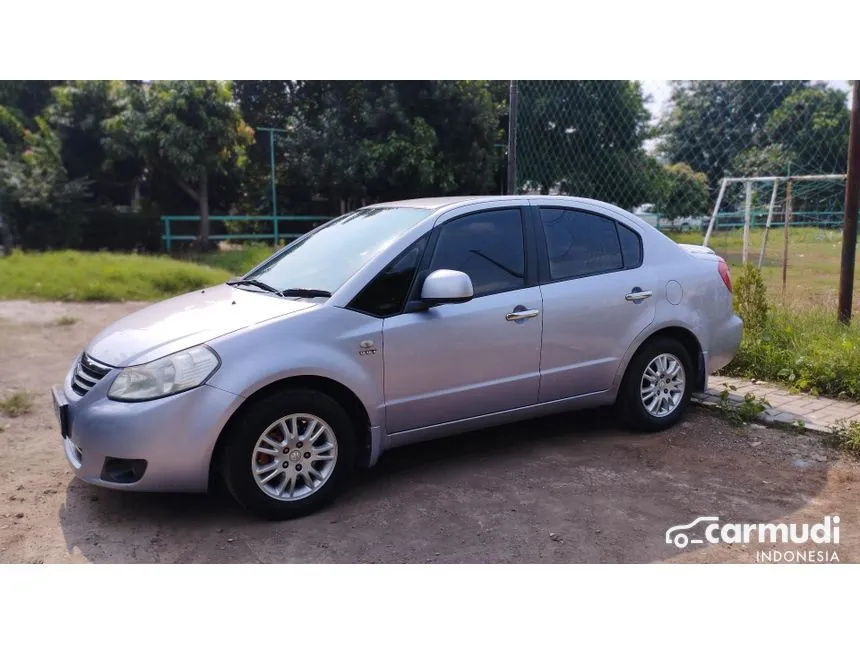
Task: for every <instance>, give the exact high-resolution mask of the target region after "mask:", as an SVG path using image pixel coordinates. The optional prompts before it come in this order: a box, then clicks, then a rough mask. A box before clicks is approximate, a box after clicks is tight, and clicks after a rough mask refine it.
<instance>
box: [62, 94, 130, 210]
mask: <svg viewBox="0 0 860 645" xmlns="http://www.w3.org/2000/svg"><path fill="white" fill-rule="evenodd" d="M136 87H137V86H135V85H129V84H128V83H127V82H125V81H71V82H69V83H66V84H63V85H59V86H57V87H55V88H54V89H53V101H52V103H50V104H49V105H48V106H46V110H45V114H46V119H47V121H48V122H49V123H50V124H51V126H52V128H53V129H54V131H56V132H57V135H58V137H59V138H60V140H61V142H62V158H63V164H64V166H65V167H66V169H67V172H68V174H69V176H70V177H71V178H73V179H78V178H81V179H87V180H89V181H90V182H91V188H92V193H93V199H94V201H96V202H98V203H101V204H106V205H110V206H114V205H127V204H128V205H131V206H132V210H137V208H138V205H139V202H140V184H141V181H142V178H143V170H144V160H143V158H142V156H141V155H140V154H130V153H129V152H130V151H128V150H125V149H123V148H121V147H118V146H113V145H111V141H110V136H111V133H110V132H109V131H108V124H109V123H110V122H111V120H112V119H114V118H116V117H117V116H118V115H119V114H120V113H121V111H122V110H123V108H124V105H125V103H126V102H127V101H128V100H129V99H130V96H131V95H132V93H133V92H134V91H135V89H136Z"/></svg>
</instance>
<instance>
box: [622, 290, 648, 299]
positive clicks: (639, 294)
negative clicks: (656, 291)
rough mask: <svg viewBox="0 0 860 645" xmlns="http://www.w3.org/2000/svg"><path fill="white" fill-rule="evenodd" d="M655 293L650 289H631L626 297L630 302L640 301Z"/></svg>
mask: <svg viewBox="0 0 860 645" xmlns="http://www.w3.org/2000/svg"><path fill="white" fill-rule="evenodd" d="M652 295H653V294H652V293H651V292H650V291H631V292H630V293H628V294H627V295H626V296H624V299H625V300H627V301H629V302H639V301H640V300H645V299H646V298H650V297H651V296H652Z"/></svg>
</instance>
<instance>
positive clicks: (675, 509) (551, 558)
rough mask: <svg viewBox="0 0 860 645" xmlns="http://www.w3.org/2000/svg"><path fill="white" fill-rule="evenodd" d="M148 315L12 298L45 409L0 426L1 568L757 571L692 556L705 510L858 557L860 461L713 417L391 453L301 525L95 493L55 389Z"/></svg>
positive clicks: (736, 551) (557, 420)
mask: <svg viewBox="0 0 860 645" xmlns="http://www.w3.org/2000/svg"><path fill="white" fill-rule="evenodd" d="M140 306H141V305H139V304H134V303H125V304H58V303H23V302H0V398H2V397H4V396H6V395H8V394H9V393H10V392H12V391H15V390H26V391H28V392H31V393H32V394H33V396H34V407H33V410H32V412H31V413H29V414H26V415H23V416H20V417H17V418H8V417H4V416H3V415H2V413H0V428H2V431H0V562H29V563H41V562H114V563H131V562H146V563H153V562H155V563H157V562H170V563H190V562H207V563H237V562H312V563H324V562H346V563H349V562H395V563H399V562H420V563H423V562H448V563H459V562H468V563H471V562H511V563H540V562H547V563H551V562H562V563H568V562H665V561H669V562H755V561H756V555H755V554H756V551H758V550H759V547H758V546H757V545H750V546H741V545H710V544H705V545H691V546H688V547H687V548H686V549H685V550H683V551H681V550H679V549H678V548H676V547H675V546H673V545H671V544H666V541H665V533H666V530H667V529H668V528H669V527H671V526H674V525H679V524H687V523H689V522H692V521H693V520H694V519H695V518H697V517H699V516H705V515H711V516H718V517H719V518H720V520H721V521H731V522H778V521H786V522H810V523H815V522H821V521H822V519H823V517H824V516H825V515H834V514H836V515H839V516H840V519H841V522H840V530H841V532H840V543H839V544H838V545H836V546H833V547H827V548H828V549H829V550H831V551H835V552H836V553H837V557H838V559H839V561H840V562H860V464H858V463H857V462H855V461H852V460H849V459H846V458H843V457H840V456H839V455H837V454H836V453H834V452H832V451H829V450H827V449H826V448H824V447H823V446H822V443H821V440H820V439H819V438H818V437H816V436H811V435H795V434H790V433H787V432H783V431H779V430H773V429H769V428H764V427H761V426H748V427H745V428H734V427H732V426H730V425H728V424H727V423H725V422H724V421H723V420H722V419H720V418H718V417H716V416H714V415H713V414H711V413H709V412H705V411H703V410H701V409H698V408H695V409H693V410H692V411H691V413H690V414H689V415H688V417H687V418H686V420H685V421H684V422H683V423H682V424H680V425H679V426H677V427H676V428H674V429H672V430H670V431H668V432H665V433H662V434H659V435H652V436H639V435H635V434H631V433H630V432H628V431H626V430H624V429H622V428H620V427H619V426H618V425H617V424H616V422H615V421H614V419H613V416H612V415H611V414H609V413H607V412H605V411H596V412H589V413H580V414H573V415H563V416H557V417H552V418H548V419H544V420H540V421H536V422H533V423H527V424H519V425H514V426H503V427H496V428H491V429H488V430H484V431H480V432H477V433H472V434H469V435H463V436H459V437H453V438H450V439H445V440H440V441H436V442H432V443H427V444H424V445H418V446H412V447H408V448H404V449H400V450H396V451H392V452H390V453H388V454H386V455H384V456H383V458H382V459H381V461H380V463H379V465H378V466H377V467H376V468H374V469H373V470H370V471H368V472H364V473H360V474H359V475H358V477H357V478H356V480H355V482H354V485H353V486H352V487H351V489H350V490H349V491H347V492H346V493H345V494H344V495H343V496H342V497H341V498H339V499H338V500H337V501H336V502H335V503H334V504H333V505H332V506H330V507H329V508H327V509H326V510H324V511H323V512H321V513H318V514H316V515H313V516H310V517H306V518H303V519H300V520H295V521H292V522H284V523H270V522H264V521H260V520H257V519H256V518H254V517H252V516H250V515H248V514H247V513H245V512H244V511H242V510H241V509H239V508H238V507H237V506H236V505H235V504H234V503H233V502H232V501H231V500H230V499H229V498H228V497H227V496H226V495H225V494H223V493H222V494H216V495H209V496H207V495H166V494H162V495H152V494H134V493H118V492H114V491H108V490H103V489H99V488H95V487H92V486H89V485H86V484H84V483H82V482H80V481H77V480H75V479H74V478H73V477H72V474H71V470H70V469H69V467H68V466H67V464H66V461H65V457H64V456H63V451H62V448H61V442H60V436H59V430H58V428H57V424H56V421H55V419H54V416H53V411H52V409H51V405H50V397H49V393H48V392H49V387H50V385H52V384H55V383H60V382H61V380H62V378H63V376H64V374H65V371H66V369H67V368H68V366H69V364H70V362H71V361H72V360H73V358H74V356H75V355H76V354H77V352H79V351H80V350H81V349H82V348H83V347H84V346H85V344H86V342H87V341H88V339H89V338H91V337H92V336H93V335H94V334H95V333H96V332H97V331H98V330H99V329H101V328H102V327H103V326H105V325H107V324H108V323H109V322H111V321H113V320H115V319H117V318H119V317H120V316H122V315H123V314H125V313H128V312H131V311H133V310H135V309H136V308H138V307H140ZM61 316H70V317H72V318H74V319H75V321H74V322H73V323H71V324H65V325H61V324H58V322H57V321H58V319H59V318H60V317H61ZM66 322H67V323H68V322H70V321H68V320H67V321H66ZM815 548H823V547H815Z"/></svg>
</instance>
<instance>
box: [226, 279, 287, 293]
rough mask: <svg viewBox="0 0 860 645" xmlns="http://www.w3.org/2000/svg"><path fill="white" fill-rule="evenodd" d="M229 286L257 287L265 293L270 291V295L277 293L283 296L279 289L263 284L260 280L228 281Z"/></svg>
mask: <svg viewBox="0 0 860 645" xmlns="http://www.w3.org/2000/svg"><path fill="white" fill-rule="evenodd" d="M227 284H229V285H230V286H231V287H232V286H241V285H244V284H247V285H250V286H252V287H257V288H258V289H262V290H263V291H268V292H269V293H276V294H278V295H281V292H280V291H279V290H278V289H275V287H273V286H272V285H270V284H266V283H265V282H261V281H260V280H254V279H248V280H227Z"/></svg>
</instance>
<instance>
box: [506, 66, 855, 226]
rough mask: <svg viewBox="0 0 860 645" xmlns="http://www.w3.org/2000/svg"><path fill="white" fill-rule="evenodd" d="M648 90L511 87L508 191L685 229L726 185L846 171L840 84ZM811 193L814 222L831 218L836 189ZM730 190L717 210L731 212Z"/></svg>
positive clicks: (637, 86) (599, 84)
mask: <svg viewBox="0 0 860 645" xmlns="http://www.w3.org/2000/svg"><path fill="white" fill-rule="evenodd" d="M654 88H655V85H654V82H648V83H646V84H643V83H642V82H638V81H518V82H516V83H515V91H516V95H517V103H516V113H515V116H514V118H515V122H516V126H515V127H516V146H517V147H516V191H517V192H521V193H522V192H533V193H548V194H575V195H580V196H585V197H592V198H595V199H600V200H604V201H608V202H612V203H614V204H617V205H618V206H621V207H623V208H627V209H630V210H634V211H636V210H638V211H639V212H642V213H650V214H652V215H653V216H656V215H660V217H661V219H662V220H663V222H664V223H667V224H668V223H669V222H673V221H675V220H679V219H680V220H687V221H686V224H687V225H689V224H690V223H691V220H693V219H696V218H698V219H701V218H704V217H707V216H708V215H709V214H710V213H711V211H712V209H713V207H714V204H715V202H716V199H717V196H718V194H719V188H720V184H721V181H722V179H723V178H725V177H773V176H778V177H786V176H789V175H832V174H838V175H841V174H844V173H845V166H846V159H847V147H848V129H849V121H850V108H849V103H848V84H847V83H844V82H824V81H668V82H665V83H663V84H662V88H659V87H658V89H662V90H663V93H664V100H663V101H662V102H660V100H659V98H652V97H649V95H648V94H649V92H648V90H649V89H652V90H653V89H654ZM649 99H650V100H649ZM810 190H811V191H812V192H814V193H816V196H815V199H814V200H813V201H816V203H817V202H821V203H820V204H817V205H815V209H818V208H819V207H820V208H821V209H822V210H821V219H822V220H830V219H832V215H831V214H830V211H833V210H837V211H838V210H839V209H840V208H841V199H842V196H841V194H840V193H839V188H838V186H837V187H835V188H833V191H832V193H833V194H832V196H831V194H830V192H829V189H828V188H827V187H826V186H825V185H824V184H822V186H821V187H817V188H814V189H812V188H810ZM733 192H734V191H730V192H729V193H728V194H727V195H726V203H725V205H724V206H721V208H723V207H725V208H727V209H729V210H731V209H732V208H734V207H735V206H736V201H737V200H736V199H735V197H734V194H733ZM741 193H743V191H741ZM741 200H743V194H742V195H741ZM815 209H813V208H806V210H808V211H810V212H811V211H814V210H815ZM809 217H810V218H811V217H813V216H812V215H809Z"/></svg>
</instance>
